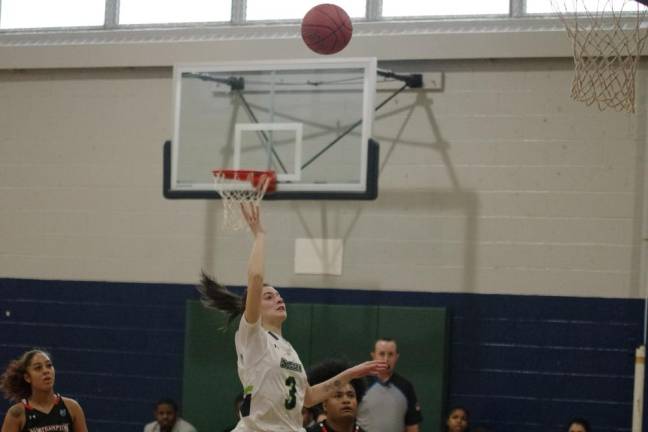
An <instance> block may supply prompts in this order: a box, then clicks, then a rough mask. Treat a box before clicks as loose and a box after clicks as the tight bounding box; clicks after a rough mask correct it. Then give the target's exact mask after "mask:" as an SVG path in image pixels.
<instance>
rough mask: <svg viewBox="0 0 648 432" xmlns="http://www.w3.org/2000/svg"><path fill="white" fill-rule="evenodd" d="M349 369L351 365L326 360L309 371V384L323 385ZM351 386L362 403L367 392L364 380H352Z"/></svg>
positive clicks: (339, 361)
mask: <svg viewBox="0 0 648 432" xmlns="http://www.w3.org/2000/svg"><path fill="white" fill-rule="evenodd" d="M348 368H349V364H348V363H346V362H344V361H341V360H333V359H330V360H324V361H322V362H320V363H318V364H316V365H315V366H313V367H311V368H310V370H309V371H308V383H309V384H310V385H315V384H319V383H322V382H324V381H326V380H329V379H331V378H333V377H334V376H336V375H338V374H339V373H341V372H344V371H345V370H347V369H348ZM349 384H351V386H352V387H353V390H355V394H356V399H357V400H358V403H360V402H361V401H362V398H363V397H364V395H365V393H366V392H367V383H366V382H365V380H364V379H362V378H356V379H352V380H351V381H350V382H349Z"/></svg>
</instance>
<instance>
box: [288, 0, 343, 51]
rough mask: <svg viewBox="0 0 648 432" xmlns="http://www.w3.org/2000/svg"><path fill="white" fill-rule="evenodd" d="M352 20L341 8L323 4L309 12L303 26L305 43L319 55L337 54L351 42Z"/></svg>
mask: <svg viewBox="0 0 648 432" xmlns="http://www.w3.org/2000/svg"><path fill="white" fill-rule="evenodd" d="M351 33H353V26H352V25H351V18H349V15H348V14H347V13H346V12H345V11H344V9H342V8H341V7H339V6H336V5H334V4H330V3H323V4H320V5H317V6H315V7H313V8H312V9H311V10H309V11H308V12H307V13H306V15H304V19H303V20H302V25H301V35H302V39H303V40H304V43H306V45H307V46H308V48H310V49H311V50H313V51H315V52H316V53H318V54H335V53H337V52H340V51H342V49H344V47H345V46H347V44H348V43H349V41H350V40H351Z"/></svg>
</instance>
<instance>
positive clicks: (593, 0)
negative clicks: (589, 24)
mask: <svg viewBox="0 0 648 432" xmlns="http://www.w3.org/2000/svg"><path fill="white" fill-rule="evenodd" d="M624 3H627V4H626V5H625V7H624V6H623V5H624ZM637 7H639V8H640V10H643V9H645V6H642V5H641V4H639V2H633V1H628V0H612V1H611V2H610V1H601V0H553V1H548V0H526V11H527V13H530V14H550V13H556V8H558V10H559V11H561V12H565V11H567V12H574V11H578V12H585V11H586V10H588V11H599V10H601V9H603V8H605V10H611V9H613V10H614V11H619V12H620V11H621V10H623V11H625V12H633V11H634V12H636V11H637Z"/></svg>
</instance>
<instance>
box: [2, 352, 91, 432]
mask: <svg viewBox="0 0 648 432" xmlns="http://www.w3.org/2000/svg"><path fill="white" fill-rule="evenodd" d="M55 375H56V374H55V371H54V365H53V364H52V360H51V358H50V355H49V354H48V353H47V352H45V351H42V350H31V351H27V352H26V353H24V354H23V355H22V356H20V358H18V359H16V360H13V361H11V362H10V363H9V365H8V366H7V368H6V369H5V371H4V373H3V374H2V376H1V377H0V389H1V390H2V392H3V393H4V395H5V397H6V398H7V399H8V400H10V401H14V402H17V403H16V404H15V405H13V406H11V407H10V408H9V410H8V411H7V414H6V415H5V419H4V423H3V424H2V432H23V431H30V432H31V431H34V432H38V431H41V430H42V431H57V432H59V431H60V432H88V427H87V426H86V420H85V415H84V414H83V409H81V406H80V405H79V404H78V403H77V402H76V401H75V400H73V399H69V398H66V397H62V396H61V395H59V394H58V393H55V392H54V378H55Z"/></svg>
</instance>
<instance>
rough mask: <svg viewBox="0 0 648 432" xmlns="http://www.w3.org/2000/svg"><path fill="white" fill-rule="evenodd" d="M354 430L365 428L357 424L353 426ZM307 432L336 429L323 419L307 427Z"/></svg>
mask: <svg viewBox="0 0 648 432" xmlns="http://www.w3.org/2000/svg"><path fill="white" fill-rule="evenodd" d="M353 431H354V432H365V431H364V429H362V428H361V427H360V426H358V425H357V424H356V425H354V426H353ZM306 432H335V430H334V429H333V428H332V427H331V426H330V425H329V424H328V423H327V421H326V420H324V421H321V422H319V423H317V424H314V425H312V426H311V427H309V428H308V429H306Z"/></svg>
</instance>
